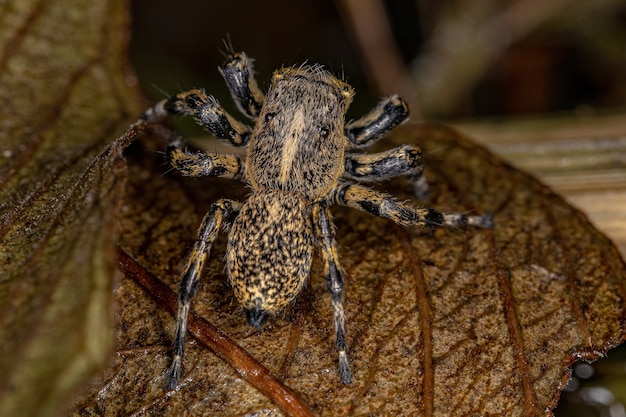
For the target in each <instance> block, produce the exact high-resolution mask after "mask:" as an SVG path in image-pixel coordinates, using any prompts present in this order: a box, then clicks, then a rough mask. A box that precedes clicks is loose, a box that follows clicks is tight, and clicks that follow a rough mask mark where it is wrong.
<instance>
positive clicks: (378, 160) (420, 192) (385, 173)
mask: <svg viewBox="0 0 626 417" xmlns="http://www.w3.org/2000/svg"><path fill="white" fill-rule="evenodd" d="M345 160H346V163H345V173H344V176H345V177H347V178H351V179H355V180H357V181H364V182H375V181H381V180H388V179H391V178H395V177H399V176H401V175H404V176H407V177H409V178H410V179H411V180H412V186H413V193H414V194H415V195H416V196H418V197H420V198H423V197H425V196H426V194H427V193H428V184H427V183H426V178H425V177H424V175H423V173H424V160H423V158H422V152H421V151H420V149H419V148H418V147H417V146H412V145H403V146H400V147H398V148H394V149H390V150H388V151H385V152H380V153H374V154H355V153H350V154H347V155H346V157H345Z"/></svg>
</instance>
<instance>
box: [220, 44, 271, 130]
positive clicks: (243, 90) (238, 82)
mask: <svg viewBox="0 0 626 417" xmlns="http://www.w3.org/2000/svg"><path fill="white" fill-rule="evenodd" d="M229 52H230V54H229V55H228V57H227V58H226V61H225V62H224V63H223V64H222V66H221V67H219V68H218V69H219V71H220V73H221V74H222V76H223V77H224V81H226V85H228V89H229V90H230V93H231V95H232V97H233V100H234V101H235V104H236V105H237V108H238V109H239V111H241V113H243V114H245V115H246V116H247V117H248V118H250V119H252V120H256V119H257V117H258V116H259V113H260V112H261V107H263V100H264V96H263V93H262V92H261V89H259V86H258V84H257V82H256V80H255V79H254V70H253V66H252V62H253V60H252V59H251V58H248V56H247V55H246V54H245V53H243V52H238V53H235V52H233V51H229Z"/></svg>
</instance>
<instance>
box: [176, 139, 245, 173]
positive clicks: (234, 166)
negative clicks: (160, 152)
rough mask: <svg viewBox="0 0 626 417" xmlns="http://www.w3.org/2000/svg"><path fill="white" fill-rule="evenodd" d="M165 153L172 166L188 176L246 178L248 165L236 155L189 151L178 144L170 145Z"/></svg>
mask: <svg viewBox="0 0 626 417" xmlns="http://www.w3.org/2000/svg"><path fill="white" fill-rule="evenodd" d="M165 155H166V156H167V160H168V162H169V164H170V165H171V166H172V168H174V169H175V170H176V171H178V172H179V173H180V174H182V175H185V176H188V177H222V178H231V179H234V180H243V179H244V178H245V167H246V165H245V163H244V162H243V161H242V160H241V158H239V157H238V156H236V155H230V154H218V153H204V152H189V151H186V150H183V149H181V148H180V147H178V146H177V145H170V146H168V147H167V149H166V150H165Z"/></svg>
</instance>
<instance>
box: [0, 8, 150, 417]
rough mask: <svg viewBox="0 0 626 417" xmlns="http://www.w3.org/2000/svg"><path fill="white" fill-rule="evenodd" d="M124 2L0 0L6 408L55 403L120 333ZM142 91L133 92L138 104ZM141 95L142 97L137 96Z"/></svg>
mask: <svg viewBox="0 0 626 417" xmlns="http://www.w3.org/2000/svg"><path fill="white" fill-rule="evenodd" d="M125 18H126V12H125V4H124V2H122V1H109V2H105V1H94V2H80V1H74V2H71V1H67V2H64V3H63V4H60V3H59V2H47V1H19V2H15V1H14V2H3V3H2V5H0V48H1V49H0V123H2V128H0V341H1V342H0V374H1V375H2V378H0V415H3V416H10V415H12V416H16V415H19V416H31V415H55V414H56V413H57V412H58V409H59V408H60V407H61V406H62V405H63V403H64V402H65V401H66V400H67V397H68V395H69V394H70V393H72V392H73V391H75V390H76V388H77V387H78V386H80V385H82V383H83V382H84V381H85V379H86V378H87V377H89V376H91V375H92V374H93V373H94V371H95V370H97V369H99V368H101V367H102V366H103V365H104V363H105V362H106V360H107V359H108V356H109V354H110V350H111V342H112V336H113V334H112V320H111V318H112V313H111V306H112V292H111V289H112V278H113V277H114V276H115V271H116V268H115V256H114V251H113V243H114V236H115V235H114V230H115V212H116V211H117V207H118V205H119V202H120V199H121V197H122V192H123V189H124V179H125V176H126V167H125V163H124V160H123V158H122V150H123V148H124V146H126V145H127V144H128V143H129V142H130V141H131V140H132V136H136V135H137V132H129V135H126V136H123V137H120V139H119V140H118V141H116V142H115V143H113V144H111V143H110V142H111V140H112V138H114V137H116V136H117V135H118V133H119V132H120V131H123V130H124V129H125V127H126V126H127V125H128V120H129V116H128V114H129V112H132V111H133V110H131V109H130V108H131V107H132V106H133V105H134V106H137V102H138V101H137V97H138V96H136V94H134V93H133V90H132V89H130V88H129V86H128V85H127V83H126V82H125V80H124V78H123V76H124V73H125V72H127V69H126V61H125V60H124V59H123V58H122V57H123V56H124V51H123V48H122V45H125V32H124V29H125ZM133 103H134V104H133ZM135 108H136V107H135Z"/></svg>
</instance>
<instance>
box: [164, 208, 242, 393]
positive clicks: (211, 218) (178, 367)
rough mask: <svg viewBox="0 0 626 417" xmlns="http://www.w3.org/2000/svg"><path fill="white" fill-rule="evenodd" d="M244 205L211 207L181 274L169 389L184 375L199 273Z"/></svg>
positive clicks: (168, 381)
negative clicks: (221, 232)
mask: <svg viewBox="0 0 626 417" xmlns="http://www.w3.org/2000/svg"><path fill="white" fill-rule="evenodd" d="M240 208H241V204H240V203H239V202H237V201H234V200H226V199H223V200H218V201H216V202H215V203H213V204H212V205H211V209H210V210H209V212H208V213H207V215H206V216H205V217H204V219H203V220H202V225H201V226H200V229H199V231H198V238H197V240H196V243H195V245H194V247H193V251H192V252H191V256H190V257H189V260H188V261H187V264H186V265H185V269H184V270H183V273H182V274H181V276H182V279H181V283H180V289H179V291H178V310H177V312H176V337H175V338H174V346H173V355H172V364H171V365H170V369H169V371H168V373H167V388H168V389H174V388H176V386H178V381H179V380H180V376H181V373H182V362H183V357H184V354H185V335H186V333H187V318H188V316H189V309H190V306H191V299H192V298H193V296H194V295H195V292H196V288H197V286H198V279H199V278H200V272H201V271H202V267H203V266H204V262H205V260H206V259H207V257H208V256H209V253H210V251H211V245H213V242H214V241H215V239H216V238H217V234H218V232H219V229H220V227H221V226H222V224H224V225H225V226H227V225H230V224H231V223H232V222H233V220H234V218H235V217H236V216H237V213H238V212H239V210H240Z"/></svg>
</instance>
